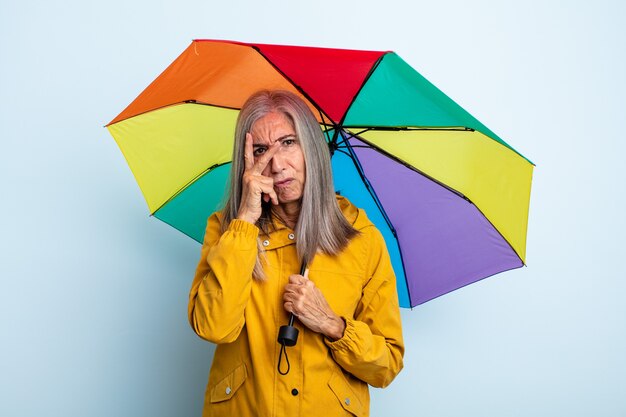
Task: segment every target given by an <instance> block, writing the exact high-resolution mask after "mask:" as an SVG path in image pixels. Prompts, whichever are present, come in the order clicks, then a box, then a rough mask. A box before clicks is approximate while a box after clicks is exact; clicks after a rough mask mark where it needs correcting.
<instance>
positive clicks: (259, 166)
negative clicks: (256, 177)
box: [250, 141, 280, 174]
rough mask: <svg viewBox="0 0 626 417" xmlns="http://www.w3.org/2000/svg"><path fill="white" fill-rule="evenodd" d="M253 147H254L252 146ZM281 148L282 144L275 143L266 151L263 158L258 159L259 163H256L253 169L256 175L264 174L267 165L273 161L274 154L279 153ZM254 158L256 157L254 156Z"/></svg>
mask: <svg viewBox="0 0 626 417" xmlns="http://www.w3.org/2000/svg"><path fill="white" fill-rule="evenodd" d="M250 146H252V145H250ZM279 148H280V142H278V141H276V142H274V143H272V144H271V145H270V146H269V147H268V148H267V150H266V151H265V153H264V154H263V155H261V157H260V158H259V159H257V161H256V162H255V163H254V166H253V167H252V170H253V171H254V172H255V173H256V174H260V173H262V172H263V170H264V169H265V167H266V166H267V164H269V162H270V161H271V160H272V158H273V157H274V154H275V153H276V152H278V149H279ZM253 158H254V156H253ZM253 160H254V159H253Z"/></svg>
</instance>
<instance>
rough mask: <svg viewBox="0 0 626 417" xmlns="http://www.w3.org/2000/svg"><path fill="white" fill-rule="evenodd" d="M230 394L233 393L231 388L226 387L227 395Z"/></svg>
mask: <svg viewBox="0 0 626 417" xmlns="http://www.w3.org/2000/svg"><path fill="white" fill-rule="evenodd" d="M230 393H231V389H230V387H226V395H230Z"/></svg>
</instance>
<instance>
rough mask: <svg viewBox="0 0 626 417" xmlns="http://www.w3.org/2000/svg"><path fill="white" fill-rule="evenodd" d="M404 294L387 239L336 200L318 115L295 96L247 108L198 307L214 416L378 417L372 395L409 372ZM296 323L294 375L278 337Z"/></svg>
mask: <svg viewBox="0 0 626 417" xmlns="http://www.w3.org/2000/svg"><path fill="white" fill-rule="evenodd" d="M303 263H304V264H306V265H307V266H308V269H307V271H306V272H305V273H304V274H303V275H300V274H297V272H298V271H300V268H301V265H302V264H303ZM395 287H396V285H395V277H394V274H393V270H392V267H391V263H390V261H389V255H388V253H387V250H386V248H385V243H384V240H383V238H382V236H381V234H380V232H379V231H378V230H377V229H376V227H375V226H374V225H373V224H372V223H371V222H370V221H369V220H368V219H367V217H366V215H365V213H364V212H363V211H362V210H360V209H357V208H356V207H354V206H353V205H352V204H351V203H350V202H349V201H348V200H346V199H345V198H341V197H337V196H335V193H334V189H333V181H332V174H331V166H330V156H329V152H328V147H327V145H326V142H325V140H324V137H323V134H322V132H321V130H320V128H319V125H318V123H317V121H316V120H315V117H314V116H313V114H312V113H311V111H310V110H309V108H308V107H307V105H306V104H305V103H304V102H303V101H302V100H301V99H300V98H298V97H297V96H296V95H294V94H292V93H289V92H285V91H273V92H270V91H262V92H259V93H257V94H255V95H253V96H252V97H250V98H249V99H248V101H247V102H246V103H245V104H244V106H243V108H242V109H241V112H240V114H239V118H238V120H237V127H236V131H235V146H234V151H233V165H232V171H231V181H230V193H229V197H228V200H227V203H226V205H225V208H224V210H223V211H221V212H218V213H214V214H213V215H212V216H211V217H210V218H209V219H208V223H207V229H206V234H205V237H204V244H203V246H202V254H201V259H200V263H199V265H198V268H197V271H196V275H195V278H194V281H193V284H192V288H191V293H190V296H189V321H190V323H191V326H192V327H193V329H194V331H195V332H196V333H197V334H198V335H199V336H200V337H202V338H204V339H206V340H208V341H211V342H213V343H216V344H217V349H216V351H215V357H214V359H213V364H212V366H211V372H210V375H209V382H208V386H207V390H206V395H205V403H204V413H203V415H204V416H249V415H259V416H312V415H319V413H320V412H324V413H325V414H326V415H327V416H340V415H357V416H367V415H368V414H369V392H368V384H370V385H372V386H376V387H384V386H387V385H388V384H389V383H390V382H391V381H392V380H393V378H394V377H395V376H396V375H397V373H398V372H399V371H400V369H401V368H402V356H403V353H404V346H403V341H402V330H401V323H400V313H399V309H398V299H397V295H396V288H395ZM290 313H293V314H294V316H295V317H297V321H296V324H295V326H296V327H297V328H298V329H299V333H300V334H299V338H298V342H297V344H296V345H295V346H293V347H288V348H287V354H288V360H289V372H288V373H286V374H284V370H285V366H286V363H282V364H281V366H283V372H279V370H278V369H277V368H278V367H279V357H280V356H281V355H280V350H281V346H280V345H279V344H278V343H277V336H278V330H279V328H280V327H281V326H282V325H284V324H286V323H287V321H288V316H289V314H290ZM280 359H281V360H282V361H283V362H284V361H285V358H283V357H281V358H280Z"/></svg>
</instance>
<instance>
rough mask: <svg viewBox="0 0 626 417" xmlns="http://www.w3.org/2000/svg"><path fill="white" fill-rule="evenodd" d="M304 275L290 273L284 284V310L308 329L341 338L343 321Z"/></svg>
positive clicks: (335, 338) (305, 274)
mask: <svg viewBox="0 0 626 417" xmlns="http://www.w3.org/2000/svg"><path fill="white" fill-rule="evenodd" d="M308 272H309V271H308V269H307V271H306V272H305V273H304V275H292V276H290V277H289V284H287V285H285V293H284V295H283V301H284V306H285V310H287V311H288V312H290V313H292V314H293V315H294V316H296V317H297V318H298V320H300V322H301V323H302V324H304V325H305V326H306V327H308V328H309V329H311V330H313V331H314V332H317V333H321V334H323V335H324V336H326V337H328V338H329V339H331V340H337V339H341V338H342V337H343V332H344V330H345V328H346V323H345V321H344V320H343V319H342V318H341V317H339V316H338V315H337V314H335V312H334V311H333V310H332V309H331V308H330V306H329V305H328V302H327V301H326V298H324V294H322V291H320V289H319V288H317V287H316V286H315V284H314V283H313V281H311V280H310V279H309V278H308Z"/></svg>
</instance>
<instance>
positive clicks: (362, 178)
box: [341, 130, 398, 239]
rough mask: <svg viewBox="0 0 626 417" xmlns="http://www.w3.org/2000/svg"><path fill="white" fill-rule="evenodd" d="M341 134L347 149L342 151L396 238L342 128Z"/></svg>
mask: <svg viewBox="0 0 626 417" xmlns="http://www.w3.org/2000/svg"><path fill="white" fill-rule="evenodd" d="M341 136H342V137H343V139H344V143H346V147H345V149H347V150H348V151H347V152H345V151H344V153H346V154H348V156H350V158H351V159H352V162H354V165H355V167H356V170H357V172H358V173H359V176H360V177H361V180H362V181H363V183H364V184H365V188H367V191H368V192H369V193H370V195H371V196H372V199H374V202H375V203H376V206H377V207H378V209H379V210H380V212H381V214H382V215H383V217H384V219H385V222H387V226H389V229H391V233H393V235H394V236H395V237H396V239H397V238H398V234H397V233H396V229H395V228H394V227H393V224H391V220H390V219H389V217H388V216H387V213H386V212H385V209H384V208H383V205H382V204H381V203H380V200H379V199H378V195H376V192H375V191H374V188H373V187H372V185H371V184H370V182H369V180H368V179H367V177H366V176H365V172H364V171H363V167H362V166H361V163H360V162H359V159H358V157H357V156H356V154H355V153H354V152H352V149H351V148H350V147H351V146H352V145H351V144H349V143H348V142H347V141H346V138H345V136H343V130H342V133H341Z"/></svg>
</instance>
